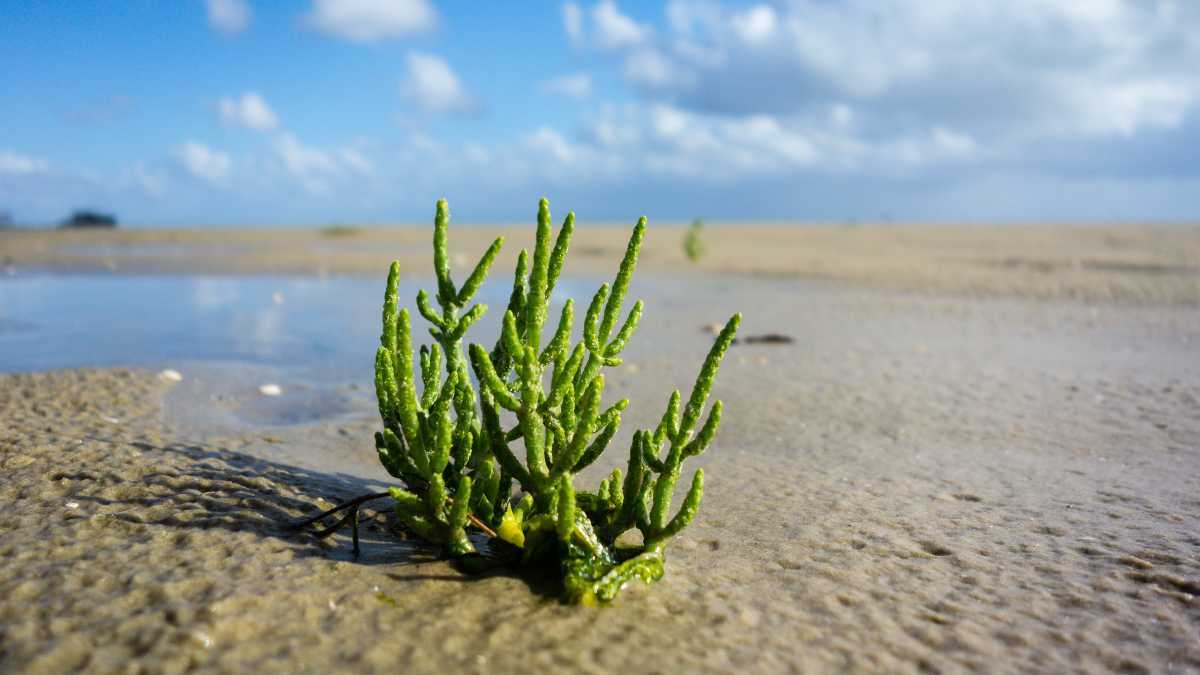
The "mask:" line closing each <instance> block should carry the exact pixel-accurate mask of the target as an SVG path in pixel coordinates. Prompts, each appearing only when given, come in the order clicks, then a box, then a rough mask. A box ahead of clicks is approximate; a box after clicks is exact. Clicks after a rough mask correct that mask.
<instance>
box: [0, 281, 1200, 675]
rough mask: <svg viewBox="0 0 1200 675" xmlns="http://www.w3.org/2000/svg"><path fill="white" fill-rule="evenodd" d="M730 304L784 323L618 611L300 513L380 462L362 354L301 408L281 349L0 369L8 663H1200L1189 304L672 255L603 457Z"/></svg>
mask: <svg viewBox="0 0 1200 675" xmlns="http://www.w3.org/2000/svg"><path fill="white" fill-rule="evenodd" d="M735 310H742V311H743V312H745V313H746V320H745V323H744V324H743V333H744V334H755V333H767V332H776V333H783V334H787V335H790V336H792V337H793V338H795V342H794V343H792V344H762V345H755V344H739V345H736V346H734V347H733V348H731V350H730V352H729V354H728V357H727V359H726V363H725V365H724V367H723V368H722V371H721V374H720V377H719V379H718V384H717V387H716V390H715V395H716V396H717V397H719V398H721V399H723V400H724V401H725V403H726V412H725V416H724V422H723V424H722V427H721V430H720V433H719V435H718V438H717V441H716V442H715V443H714V444H713V446H712V447H711V448H710V449H709V450H708V452H707V453H706V454H705V455H703V456H702V457H700V458H698V460H695V465H696V466H703V467H704V468H705V471H706V474H707V476H708V480H707V485H706V494H705V499H704V503H703V506H702V508H701V510H700V513H699V515H698V517H697V519H696V521H695V522H694V523H693V524H692V525H691V527H689V528H688V529H687V530H685V531H684V532H683V533H682V534H681V535H680V537H679V538H678V539H677V540H676V541H674V542H673V543H672V545H671V547H670V548H669V550H668V562H667V574H666V577H665V578H664V579H663V580H662V581H661V582H659V583H658V584H655V585H653V586H645V585H641V584H633V585H631V586H630V587H628V588H627V589H626V590H625V591H624V592H623V593H622V594H621V596H620V598H619V600H618V602H617V603H616V605H615V606H612V607H607V608H601V609H586V608H576V607H569V606H564V605H562V604H560V603H559V602H558V601H557V599H556V598H555V596H554V589H553V587H552V585H551V584H550V583H549V582H548V581H547V580H546V579H538V578H530V577H521V576H507V575H491V576H485V577H468V576H464V575H462V574H460V573H459V572H457V571H456V570H455V569H454V568H453V567H452V566H451V565H449V564H448V563H446V562H444V561H441V560H438V559H437V555H436V553H437V552H436V551H433V550H430V549H429V548H426V547H424V546H422V545H421V544H420V543H419V542H416V541H411V540H406V539H404V538H403V535H402V534H400V533H397V532H396V531H394V530H393V523H392V521H391V519H390V518H389V517H388V515H387V514H373V513H372V514H368V515H369V517H368V518H366V519H365V521H364V529H363V555H362V557H361V558H359V559H358V560H355V559H353V557H352V556H351V554H350V544H349V541H348V537H346V536H338V537H334V538H332V539H329V540H323V541H318V540H315V539H313V538H310V537H308V536H303V535H296V534H295V533H293V532H292V531H290V530H289V529H288V528H287V527H286V525H285V524H286V523H287V522H288V521H289V520H291V519H295V518H298V517H300V516H301V515H303V514H308V513H311V512H313V511H315V510H317V509H319V508H322V507H327V506H330V505H331V504H332V503H333V502H334V501H337V500H341V499H345V498H349V497H352V496H354V495H357V494H361V493H365V492H369V491H373V490H376V489H378V488H379V486H380V485H382V484H384V481H385V479H386V478H387V477H386V475H384V474H383V473H382V472H381V471H380V469H379V468H378V467H377V465H376V460H375V458H374V457H373V456H372V453H373V450H372V448H371V445H370V441H369V438H370V434H371V432H372V431H373V430H374V428H375V426H376V423H377V422H376V420H375V419H374V412H373V411H372V410H371V404H370V398H369V395H367V394H369V392H365V393H364V392H363V391H362V389H364V388H368V387H369V382H367V381H366V380H365V378H363V379H364V381H363V382H361V383H356V382H349V383H346V384H345V389H344V390H342V389H339V390H337V391H336V392H334V393H335V394H336V396H335V398H336V401H337V402H338V404H337V405H333V406H330V408H331V410H330V411H327V414H325V415H321V414H318V413H316V412H314V413H313V414H312V415H311V416H307V417H306V416H305V415H303V414H300V415H298V416H295V417H288V416H287V415H286V414H285V412H284V411H286V410H287V409H288V408H289V406H286V405H281V404H280V403H278V402H268V401H264V400H262V399H261V398H257V397H255V396H254V395H253V394H252V393H248V392H250V385H251V384H252V383H255V382H258V381H259V380H260V379H261V378H260V377H259V373H258V372H256V370H255V369H256V368H267V367H268V366H263V365H254V366H250V365H246V364H239V363H232V364H225V365H222V364H216V363H208V364H202V363H198V364H195V365H194V366H190V367H188V368H185V369H184V379H183V381H182V382H179V383H171V382H167V381H164V380H162V379H160V378H159V377H158V376H157V375H156V369H155V368H150V369H143V368H137V369H121V368H106V369H86V368H85V369H73V370H57V371H52V372H43V373H33V374H8V375H0V452H2V455H0V472H2V474H3V476H4V479H3V480H2V481H0V503H3V504H4V505H5V507H4V509H3V510H2V511H0V670H3V671H7V672H30V673H61V672H75V671H85V672H184V671H188V670H195V669H200V670H206V671H212V670H218V671H227V672H244V671H266V672H314V673H317V672H335V671H337V672H395V671H397V670H403V671H404V672H433V671H437V672H457V671H462V672H530V671H532V670H541V671H542V672H663V673H667V672H693V671H697V672H717V671H745V672H787V671H795V672H844V671H847V670H849V671H853V672H887V673H895V672H918V671H931V672H955V671H965V670H975V671H979V670H986V671H991V672H1022V673H1023V672H1100V671H1106V670H1112V671H1122V672H1187V671H1194V670H1197V669H1200V638H1198V637H1197V636H1198V635H1200V499H1198V497H1197V495H1200V448H1198V445H1197V440H1196V439H1197V438H1200V358H1198V357H1200V354H1198V351H1200V349H1198V346H1200V317H1198V316H1197V314H1196V313H1195V311H1194V310H1192V309H1190V308H1187V307H1181V306H1179V305H1173V304H1146V303H1141V304H1138V303H1110V302H1079V301H1074V300H1069V299H1062V298H1060V299H1057V300H1050V301H1047V300H1031V299H1027V298H1020V297H1003V296H1001V297H984V298H979V297H968V296H966V295H963V294H949V295H948V294H944V293H940V292H937V291H936V290H930V291H927V292H924V293H911V292H901V291H893V290H882V289H873V288H868V287H863V286H846V285H843V284H837V283H827V282H807V281H797V280H753V279H751V280H747V279H744V278H733V277H728V276H715V277H710V278H697V277H689V278H685V279H682V280H676V281H671V282H668V281H663V282H661V285H660V286H659V290H658V291H657V292H656V294H655V295H654V298H653V301H652V302H650V304H649V306H648V307H647V315H646V320H645V321H643V328H642V329H641V331H640V332H639V334H638V336H637V337H636V338H635V339H634V340H633V341H632V343H631V345H630V347H629V350H628V352H627V353H626V356H627V359H626V363H625V365H623V366H621V367H619V368H616V369H614V370H613V371H612V375H611V376H610V378H609V387H610V393H609V396H610V397H615V396H628V397H629V398H630V399H632V405H631V407H630V410H629V412H628V413H627V416H626V420H625V424H624V425H623V430H622V433H621V435H620V436H619V437H618V438H617V440H616V441H614V445H615V449H613V450H610V455H611V457H607V458H606V460H607V463H605V464H602V465H601V466H597V467H595V471H592V472H590V473H589V474H588V475H587V476H586V477H585V480H584V482H585V483H587V482H590V481H594V480H598V477H599V476H600V475H601V474H603V473H605V472H606V471H607V470H609V469H610V468H611V467H612V466H614V465H615V464H616V463H617V462H618V461H619V460H620V456H622V455H624V453H625V448H627V447H628V439H629V436H630V434H631V432H632V430H633V429H635V428H638V427H646V426H649V425H651V424H652V423H653V421H654V420H655V419H656V418H657V416H659V415H660V414H661V411H662V407H663V406H664V405H665V402H666V399H667V395H668V394H669V388H670V387H671V386H673V385H677V386H681V387H686V386H688V385H689V384H690V382H691V380H692V378H693V377H694V374H695V368H696V367H698V364H699V362H700V360H701V358H702V356H703V354H704V352H705V350H706V349H707V346H708V344H709V343H710V342H711V339H712V336H711V334H708V333H706V331H705V329H704V327H705V326H706V325H707V324H709V323H713V322H720V321H722V320H724V319H725V318H726V317H727V316H728V315H729V314H730V313H732V312H733V311H735ZM284 385H285V386H284V391H285V398H286V397H287V396H289V395H290V396H295V397H297V398H294V399H290V401H291V402H292V403H295V404H296V405H298V406H300V407H301V408H303V406H304V405H308V406H309V407H310V408H311V409H313V410H314V411H315V410H321V409H324V408H325V405H324V404H320V402H318V404H315V405H314V404H313V403H312V401H311V400H308V399H306V398H305V396H306V394H304V390H303V388H300V389H297V388H295V387H293V386H291V385H290V384H289V383H287V382H284ZM356 387H357V388H356ZM317 390H318V391H325V395H329V394H328V390H321V389H320V388H319V387H318V388H317ZM338 392H340V394H339V393H338ZM313 395H315V394H313ZM306 401H307V402H306ZM272 406H275V407H272ZM692 468H693V467H690V466H689V467H685V471H687V472H690V471H691V470H692ZM682 482H686V481H682Z"/></svg>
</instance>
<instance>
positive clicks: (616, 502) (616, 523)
mask: <svg viewBox="0 0 1200 675" xmlns="http://www.w3.org/2000/svg"><path fill="white" fill-rule="evenodd" d="M448 221H449V213H448V210H447V207H446V202H445V201H444V200H442V201H439V202H438V204H437V215H436V216H435V218H434V230H433V261H434V272H435V273H436V276H437V291H436V293H435V294H434V296H433V298H432V299H431V298H430V297H429V296H428V295H427V294H426V293H425V292H424V291H421V292H419V293H418V295H417V298H416V304H417V309H418V311H419V312H420V314H421V316H423V317H424V318H425V320H426V321H428V322H429V324H430V327H429V332H430V334H431V335H432V337H433V343H432V344H431V345H429V346H428V347H424V346H423V347H421V348H420V350H419V352H418V353H417V354H416V356H415V357H414V352H413V345H412V343H413V341H412V327H411V321H410V316H409V313H408V310H407V309H400V308H399V307H398V304H399V303H398V298H397V287H398V282H399V276H400V270H399V264H398V263H396V262H393V263H392V266H391V270H390V272H389V274H388V281H387V290H386V292H385V294H384V302H383V333H382V337H381V343H382V344H381V345H380V347H379V350H378V351H377V353H376V355H375V389H376V393H377V395H378V400H379V414H380V416H381V418H382V420H383V430H382V431H381V432H379V433H376V434H375V447H376V449H377V450H378V452H379V459H380V461H381V462H382V463H383V466H384V467H385V468H386V469H387V471H388V473H390V474H391V475H392V476H394V477H395V478H397V479H399V480H400V482H401V483H402V484H403V487H393V488H391V489H390V491H389V494H390V495H391V497H392V498H393V499H394V500H395V512H396V516H397V517H398V518H399V520H400V521H401V522H402V523H403V524H404V525H405V526H406V527H407V528H408V529H410V530H411V531H412V532H414V533H416V534H417V535H418V536H420V537H421V538H423V539H426V540H428V541H430V542H434V543H437V544H440V545H442V546H444V547H445V550H446V551H447V552H448V553H449V554H450V555H452V556H456V557H461V556H475V555H478V554H477V552H476V548H475V543H473V542H472V540H471V537H470V536H469V535H468V528H469V527H474V528H476V529H477V530H478V531H479V532H481V533H483V534H484V535H486V536H488V537H490V538H491V540H492V544H491V545H490V546H488V556H489V557H494V558H498V559H501V560H506V559H507V560H513V561H520V562H521V563H526V564H535V563H547V562H550V563H553V564H557V565H558V567H559V569H560V570H561V572H562V575H563V587H564V594H565V597H566V599H567V600H568V601H570V602H575V603H584V604H592V603H595V602H597V601H599V602H608V601H610V600H612V599H613V598H614V597H615V596H616V595H617V593H618V592H619V591H620V589H621V588H622V587H623V586H624V585H625V583H626V582H628V581H629V580H631V579H634V578H637V579H642V580H643V581H647V582H650V581H655V580H657V579H659V578H660V577H661V576H662V574H663V560H664V558H663V552H664V548H665V546H666V544H667V542H668V541H669V540H670V539H671V537H673V536H675V535H676V534H678V533H679V531H680V530H682V529H683V528H684V527H686V526H687V524H688V523H689V522H691V520H692V519H693V518H694V517H695V515H696V510H697V509H698V508H699V506H700V499H701V496H702V494H703V491H704V472H703V470H700V469H697V470H696V471H695V473H693V474H692V478H691V487H690V488H689V489H688V491H687V494H686V496H685V497H684V498H683V502H682V504H681V505H680V507H679V508H678V509H677V510H674V511H673V510H672V497H673V493H674V490H675V486H676V483H677V482H678V480H679V479H680V474H681V470H682V465H683V462H684V461H685V460H686V459H688V458H690V457H695V456H696V455H699V454H700V453H702V452H704V449H705V448H706V447H708V445H709V444H710V443H711V442H712V440H713V436H714V434H715V433H716V431H717V426H718V425H719V424H720V421H721V402H720V401H717V402H716V403H714V404H713V405H712V407H711V408H710V409H709V410H708V415H707V417H706V418H705V420H704V422H703V424H701V423H700V420H701V417H703V416H704V408H705V405H706V402H707V400H708V395H709V391H710V390H711V388H712V384H713V379H714V378H715V377H716V374H717V368H718V366H719V365H720V363H721V358H722V357H723V356H724V354H725V350H726V349H727V348H728V347H729V345H730V343H731V342H732V341H733V338H734V334H735V332H736V331H737V327H738V323H739V322H740V320H741V316H740V315H736V314H735V315H734V316H733V317H732V318H731V319H730V320H729V322H728V323H727V324H726V325H725V328H724V330H722V331H721V333H720V335H719V336H718V337H717V340H716V342H715V344H713V346H712V349H711V350H709V353H708V357H707V358H706V359H705V360H704V365H703V366H702V367H701V369H700V374H699V377H697V379H696V383H695V385H693V387H692V391H691V394H690V395H689V396H688V397H687V400H686V403H685V402H684V399H683V397H682V396H681V395H680V393H679V392H678V391H675V392H674V393H673V394H672V395H671V396H670V399H669V401H668V403H667V410H666V412H665V414H664V415H663V416H662V420H661V421H660V422H659V423H658V425H657V427H655V428H654V429H653V430H639V431H637V432H636V433H634V435H633V441H632V445H631V447H630V451H629V460H628V464H627V467H626V470H625V471H624V472H622V471H621V469H619V468H618V469H614V470H613V472H612V474H610V475H609V476H608V477H607V478H605V479H604V480H602V481H601V482H600V485H599V487H598V489H596V490H595V491H590V492H589V491H584V490H580V489H577V488H576V485H575V479H576V476H577V474H578V473H579V472H580V471H582V470H583V469H585V468H586V467H587V466H589V465H591V464H592V463H593V462H595V461H596V460H597V459H599V458H600V456H601V454H602V453H603V452H604V451H605V449H606V448H607V447H608V444H609V441H611V440H612V438H613V436H614V435H615V434H616V433H617V430H618V429H619V427H620V425H621V415H622V412H623V411H624V410H625V408H626V406H627V405H628V404H629V401H628V400H627V399H621V400H619V401H617V402H616V403H613V404H612V405H609V406H607V407H605V405H604V403H603V401H602V398H603V395H604V374H603V370H604V368H606V367H612V366H617V365H620V364H621V358H620V354H621V352H622V350H623V349H624V348H625V345H626V344H627V343H628V341H629V339H630V338H631V337H632V336H633V333H634V332H635V331H636V330H637V326H638V322H639V321H640V320H641V317H642V302H641V301H640V300H639V301H637V302H635V303H634V304H633V306H632V308H630V310H629V312H628V313H627V314H625V315H624V318H623V319H622V312H623V307H624V305H625V299H626V297H625V296H626V293H627V291H628V288H629V282H630V278H631V277H632V275H633V271H634V267H635V266H636V265H637V259H638V252H639V250H640V248H641V245H642V237H643V235H644V233H645V229H646V219H645V218H641V219H640V220H639V221H638V223H637V225H636V226H635V227H634V228H633V235H632V236H631V237H630V239H629V244H628V247H627V248H626V250H625V255H624V258H623V259H622V260H621V266H620V269H619V270H618V272H617V276H616V278H615V279H614V280H613V282H612V284H611V285H609V284H607V283H606V284H603V285H601V286H600V289H599V290H598V291H597V292H596V294H595V296H594V297H593V298H592V301H591V303H590V304H589V306H588V309H587V311H586V313H585V314H584V320H583V328H582V339H581V340H580V341H579V342H577V343H573V328H574V322H575V303H574V301H573V300H567V301H566V303H565V304H564V305H563V307H562V310H561V312H560V313H559V316H558V325H557V327H555V328H554V330H553V332H552V333H551V334H550V335H549V339H548V340H547V339H544V338H545V337H546V335H545V333H546V323H547V320H548V318H549V309H550V297H551V293H552V292H553V290H554V287H555V283H556V282H557V281H558V278H559V274H560V273H561V272H562V269H563V263H564V261H565V259H566V255H567V248H568V246H569V245H570V242H571V234H572V232H573V231H574V223H575V216H574V214H570V213H569V214H567V217H566V220H565V221H564V222H563V224H562V227H561V228H559V230H558V234H557V236H556V237H552V236H551V235H552V233H551V225H550V209H549V204H548V202H547V201H546V200H545V199H543V200H541V203H540V204H539V207H538V224H537V237H536V242H535V244H534V248H533V255H532V257H531V256H530V255H528V253H527V251H521V253H520V255H519V256H518V258H517V265H516V275H515V279H514V282H513V289H512V294H511V296H510V298H509V301H508V307H507V309H506V310H505V312H504V317H503V322H502V327H501V331H500V338H499V339H498V340H497V341H496V343H495V344H494V345H493V346H492V347H491V349H488V348H485V347H484V346H483V345H480V344H477V343H471V344H470V346H469V347H468V348H466V349H465V350H464V348H463V341H464V338H465V337H466V333H467V330H468V329H469V328H470V327H471V325H472V324H473V323H474V322H475V321H477V320H478V319H479V318H480V317H481V316H483V314H484V312H486V311H487V308H486V307H485V306H484V305H482V304H474V305H472V303H471V300H472V298H473V297H474V296H475V294H476V292H477V291H478V290H479V288H480V286H481V285H482V283H483V281H484V278H485V277H486V276H487V273H488V269H489V268H490V266H491V264H492V261H493V260H494V259H495V257H496V254H497V253H498V252H499V250H500V247H501V246H502V245H503V240H502V239H496V240H495V241H494V242H493V243H492V245H491V246H490V247H489V248H488V250H487V252H486V253H485V254H484V255H483V258H482V259H481V260H480V261H479V263H478V264H477V265H476V266H475V268H474V270H473V271H472V272H471V273H470V275H469V276H468V277H467V278H466V280H465V281H463V283H462V284H461V285H458V284H456V283H455V282H454V280H453V278H452V276H451V272H450V263H449V257H448V254H447V243H446V236H447V225H448ZM435 302H436V307H435V306H434V303H435ZM468 306H469V308H468ZM468 363H469V367H468ZM472 373H473V374H474V376H475V378H476V381H477V382H478V389H477V388H476V385H474V384H473V383H472V378H471V374H472ZM418 378H419V380H420V384H421V386H420V388H419V390H418V386H417V385H418ZM514 420H515V422H514ZM521 446H523V448H524V451H523V452H519V451H517V450H516V449H514V448H518V447H521ZM375 496H378V495H375ZM370 497H373V496H371V495H368V496H367V498H370ZM363 499H366V498H363ZM355 509H357V504H355ZM354 514H356V511H354ZM353 517H354V518H357V515H353ZM348 518H349V517H348ZM635 528H636V529H637V530H639V531H640V532H641V535H642V544H641V546H640V547H637V548H634V549H632V550H631V549H627V548H619V547H617V546H616V543H615V542H616V540H617V538H618V537H619V536H620V535H622V534H623V533H625V532H626V531H628V530H631V529H635Z"/></svg>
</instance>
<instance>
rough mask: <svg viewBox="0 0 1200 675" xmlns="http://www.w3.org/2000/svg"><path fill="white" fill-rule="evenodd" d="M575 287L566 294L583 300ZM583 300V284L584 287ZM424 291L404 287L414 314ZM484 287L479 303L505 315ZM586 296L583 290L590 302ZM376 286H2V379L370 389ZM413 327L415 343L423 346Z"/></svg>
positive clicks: (50, 282) (23, 280) (318, 281)
mask: <svg viewBox="0 0 1200 675" xmlns="http://www.w3.org/2000/svg"><path fill="white" fill-rule="evenodd" d="M576 285H578V282H574V281H571V280H564V281H563V282H562V283H561V284H560V288H559V291H558V292H556V300H558V298H557V296H558V295H559V294H560V293H562V292H570V293H574V294H575V295H581V292H580V291H579V290H577V289H575V288H574V286H576ZM588 286H589V288H590V283H589V284H588ZM420 287H428V284H423V283H419V282H417V281H416V280H411V279H410V280H405V281H402V282H401V287H400V296H401V298H402V299H404V300H405V301H406V304H412V303H411V299H412V298H413V297H415V295H416V293H417V289H418V288H420ZM509 292H510V288H509V287H508V286H506V285H503V284H499V283H488V284H484V286H483V288H481V289H480V292H479V293H478V294H477V296H476V298H475V301H476V302H483V303H485V304H487V305H489V306H491V307H493V308H500V307H503V306H504V305H505V304H507V301H508V294H509ZM587 293H589V294H590V293H591V290H587ZM382 295H383V280H382V279H378V280H377V279H362V278H352V277H325V278H321V277H299V276H252V277H238V276H120V275H105V274H96V275H92V274H69V275H57V274H34V275H29V276H15V277H10V278H5V279H3V280H0V372H21V371H31V370H51V369H58V368H74V367H80V366H108V365H147V366H159V365H162V366H164V367H166V366H170V365H171V364H173V363H175V362H178V361H179V360H181V359H182V360H189V361H196V360H200V361H242V362H247V363H253V364H260V365H270V366H277V367H290V368H301V369H303V370H306V371H310V372H311V373H312V374H314V375H326V376H328V375H331V374H332V375H333V376H339V377H359V378H361V377H369V376H370V373H371V367H372V363H373V354H374V351H375V346H376V341H377V340H378V337H379V308H380V303H381V300H382ZM422 323H423V320H421V319H419V318H414V332H415V333H416V339H417V340H421V339H422V338H424V337H425V336H424V333H423V331H422V330H421V328H420V325H419V324H422Z"/></svg>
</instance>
